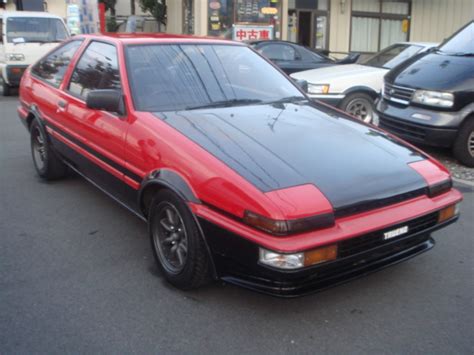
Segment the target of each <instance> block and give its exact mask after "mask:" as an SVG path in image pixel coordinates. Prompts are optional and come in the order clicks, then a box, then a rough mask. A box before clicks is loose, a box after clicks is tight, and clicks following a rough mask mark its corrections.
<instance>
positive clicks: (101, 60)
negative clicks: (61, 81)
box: [69, 42, 121, 98]
mask: <svg viewBox="0 0 474 355" xmlns="http://www.w3.org/2000/svg"><path fill="white" fill-rule="evenodd" d="M96 89H115V90H120V89H121V85H120V74H119V69H118V62H117V49H116V48H115V46H113V45H111V44H107V43H103V42H92V43H91V44H90V45H89V46H88V47H87V49H86V50H85V51H84V53H83V54H82V57H81V59H79V62H78V63H77V65H76V68H75V69H74V72H73V73H72V77H71V81H70V83H69V92H71V93H72V94H73V95H75V96H79V97H82V98H85V97H86V96H87V94H88V93H89V91H91V90H96Z"/></svg>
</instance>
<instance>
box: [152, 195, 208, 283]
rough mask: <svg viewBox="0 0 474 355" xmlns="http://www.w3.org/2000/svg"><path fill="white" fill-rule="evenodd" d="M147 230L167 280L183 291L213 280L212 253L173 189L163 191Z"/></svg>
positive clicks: (153, 202)
mask: <svg viewBox="0 0 474 355" xmlns="http://www.w3.org/2000/svg"><path fill="white" fill-rule="evenodd" d="M148 229H149V235H150V241H151V246H152V249H153V254H154V257H155V260H156V262H157V264H158V266H159V267H160V269H161V270H162V272H163V274H164V276H165V278H166V280H167V281H168V282H169V283H171V284H172V285H173V286H175V287H177V288H179V289H181V290H190V289H194V288H198V287H200V286H202V285H204V284H205V283H207V282H208V281H209V280H210V277H209V275H210V273H209V266H210V262H209V255H208V252H207V248H206V245H205V242H204V239H203V237H202V236H201V233H200V231H199V228H198V226H197V224H196V221H195V219H194V216H193V215H192V213H191V211H190V210H189V208H188V206H187V205H186V203H185V202H184V201H183V200H182V199H181V198H180V197H179V196H178V195H177V194H175V193H174V192H172V191H171V190H166V189H165V190H160V191H159V192H158V193H157V194H156V195H155V197H154V199H153V201H152V203H151V207H150V213H149V219H148Z"/></svg>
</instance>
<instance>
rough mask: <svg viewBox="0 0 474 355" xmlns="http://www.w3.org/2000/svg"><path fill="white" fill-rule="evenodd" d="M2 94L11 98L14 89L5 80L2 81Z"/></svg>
mask: <svg viewBox="0 0 474 355" xmlns="http://www.w3.org/2000/svg"><path fill="white" fill-rule="evenodd" d="M2 94H3V96H11V94H12V88H11V87H10V85H8V84H7V83H6V82H5V80H2Z"/></svg>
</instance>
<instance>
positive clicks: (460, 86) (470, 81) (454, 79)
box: [386, 53, 474, 91]
mask: <svg viewBox="0 0 474 355" xmlns="http://www.w3.org/2000/svg"><path fill="white" fill-rule="evenodd" d="M386 79H387V80H388V81H389V82H395V83H396V84H397V85H401V86H408V87H412V88H415V89H425V90H439V91H472V88H473V87H474V58H473V57H462V56H453V55H445V54H441V53H425V54H424V55H422V56H416V57H414V58H413V59H412V60H408V61H407V62H405V63H402V64H401V65H399V66H397V67H395V68H394V69H393V70H391V71H390V72H389V73H388V74H387V76H386Z"/></svg>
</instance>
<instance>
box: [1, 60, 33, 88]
mask: <svg viewBox="0 0 474 355" xmlns="http://www.w3.org/2000/svg"><path fill="white" fill-rule="evenodd" d="M27 68H28V65H12V64H7V65H5V66H4V67H3V73H2V75H3V80H5V81H6V83H7V84H8V85H9V86H13V87H16V86H19V85H20V81H21V77H22V76H23V73H24V72H25V70H26V69H27Z"/></svg>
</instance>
